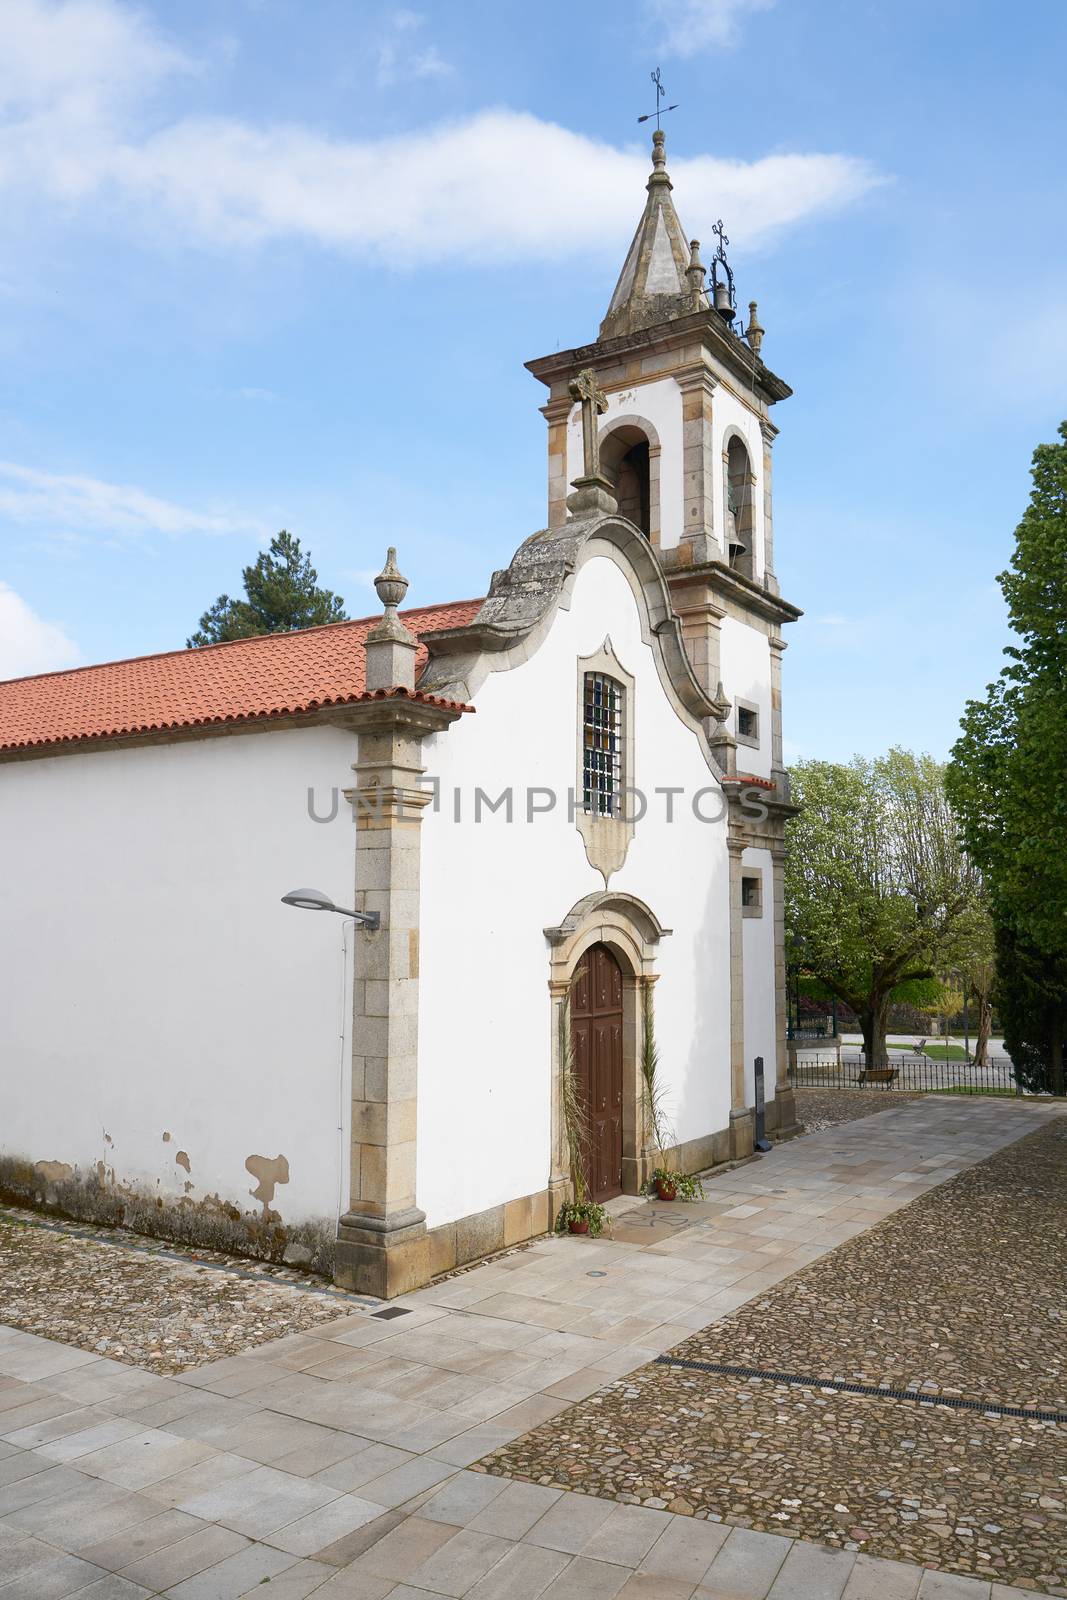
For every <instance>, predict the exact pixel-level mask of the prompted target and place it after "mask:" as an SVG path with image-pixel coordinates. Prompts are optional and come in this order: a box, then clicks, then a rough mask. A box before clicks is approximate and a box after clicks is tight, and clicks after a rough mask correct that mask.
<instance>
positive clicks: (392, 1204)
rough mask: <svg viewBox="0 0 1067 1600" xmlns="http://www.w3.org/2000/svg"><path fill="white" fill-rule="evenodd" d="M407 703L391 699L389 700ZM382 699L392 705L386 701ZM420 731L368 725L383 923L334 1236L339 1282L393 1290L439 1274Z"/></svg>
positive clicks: (360, 846) (364, 808)
mask: <svg viewBox="0 0 1067 1600" xmlns="http://www.w3.org/2000/svg"><path fill="white" fill-rule="evenodd" d="M403 704H404V702H402V701H392V702H390V701H386V702H384V707H390V708H391V707H394V706H395V707H397V709H399V708H400V707H401V706H402V705H403ZM384 707H383V709H384ZM421 744H422V737H421V733H416V734H412V733H411V732H410V731H408V730H406V729H404V728H403V727H402V726H389V725H386V726H384V727H381V728H376V729H373V730H372V729H370V728H364V729H361V730H360V735H359V757H358V759H357V761H356V763H355V772H356V780H357V781H356V786H355V789H354V790H350V791H348V793H347V794H346V798H347V799H348V800H349V801H350V802H351V803H352V804H353V805H354V807H355V822H356V884H357V886H358V887H357V897H358V898H357V907H356V909H357V910H360V911H377V912H379V913H380V915H381V927H380V928H379V930H378V931H377V932H376V933H369V934H367V935H366V936H365V937H364V938H363V939H362V940H361V942H360V949H359V954H360V958H361V959H360V966H359V970H357V973H356V981H355V994H354V1005H353V1026H352V1157H351V1189H350V1201H349V1208H348V1211H347V1212H346V1214H345V1215H344V1216H343V1217H342V1218H341V1220H340V1223H339V1225H338V1234H337V1265H336V1269H335V1276H336V1279H337V1282H338V1283H340V1284H343V1285H344V1286H345V1287H346V1288H350V1289H355V1290H356V1291H357V1292H358V1293H360V1294H373V1295H378V1296H380V1297H381V1298H382V1299H386V1300H388V1299H391V1298H392V1297H393V1296H394V1295H398V1294H404V1293H406V1292H407V1291H408V1290H409V1289H415V1288H418V1286H419V1285H420V1284H423V1283H426V1282H427V1280H428V1279H429V1276H430V1254H429V1242H428V1240H427V1238H426V1219H425V1216H424V1213H423V1212H422V1211H420V1210H419V1209H418V1207H417V1206H416V1204H415V1138H416V1111H417V1080H418V1023H419V843H420V840H419V830H420V825H421V820H422V818H421V811H422V807H423V806H425V805H426V804H427V803H428V802H429V800H430V798H431V796H430V794H429V791H428V790H425V789H420V788H418V786H417V785H418V780H419V778H420V777H421V775H422V771H423V768H422V765H421V762H420V760H419V756H420V752H421Z"/></svg>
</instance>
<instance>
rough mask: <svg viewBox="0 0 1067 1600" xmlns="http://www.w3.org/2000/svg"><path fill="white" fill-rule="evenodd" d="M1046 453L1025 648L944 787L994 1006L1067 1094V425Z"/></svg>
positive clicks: (1016, 1056)
mask: <svg viewBox="0 0 1067 1600" xmlns="http://www.w3.org/2000/svg"><path fill="white" fill-rule="evenodd" d="M1059 435H1060V440H1061V442H1060V443H1059V444H1044V445H1039V446H1038V448H1037V449H1036V450H1035V451H1034V457H1033V489H1032V491H1031V495H1030V503H1029V505H1028V506H1027V508H1026V511H1025V512H1024V513H1023V519H1022V521H1021V522H1020V523H1019V526H1018V528H1017V529H1016V530H1015V551H1014V554H1013V555H1012V559H1011V567H1010V569H1009V570H1008V571H1007V572H1003V573H1001V575H1000V578H999V580H998V581H999V583H1000V586H1001V589H1002V590H1003V592H1004V598H1005V600H1006V601H1007V604H1008V615H1009V619H1010V621H1011V626H1012V629H1013V631H1014V633H1015V634H1016V635H1017V638H1018V643H1017V644H1013V645H1011V646H1010V647H1009V648H1008V649H1007V650H1006V651H1005V654H1006V656H1007V657H1008V663H1007V665H1006V666H1005V667H1004V668H1003V670H1002V671H1001V673H1000V676H999V678H998V679H997V681H996V682H995V683H992V684H990V685H989V687H988V689H987V691H986V695H985V699H984V700H971V701H969V702H968V704H967V708H966V710H965V712H964V715H963V718H962V722H961V730H962V731H961V733H960V737H959V739H958V740H957V741H956V744H955V745H954V747H953V750H952V759H951V762H950V766H949V771H948V776H947V783H948V788H949V793H950V795H951V797H952V803H953V807H954V809H955V811H956V814H957V815H958V817H959V819H960V825H961V828H962V831H963V837H964V839H965V841H966V845H967V849H968V851H969V853H970V854H971V856H972V857H973V858H974V860H975V861H976V862H977V863H978V865H979V866H980V868H981V870H982V874H983V876H984V878H985V880H986V883H987V885H988V889H989V896H990V903H991V907H992V914H993V921H994V925H995V929H996V941H997V956H998V960H997V967H998V977H997V987H996V999H997V1009H998V1011H999V1012H1000V1015H1001V1020H1002V1022H1003V1024H1004V1038H1005V1044H1006V1045H1007V1047H1008V1050H1009V1052H1010V1054H1011V1056H1012V1060H1013V1062H1014V1063H1015V1065H1016V1067H1017V1068H1020V1067H1022V1066H1023V1064H1024V1062H1025V1073H1026V1081H1027V1083H1028V1085H1029V1086H1030V1087H1032V1088H1033V1087H1043V1088H1045V1089H1051V1090H1052V1092H1053V1093H1054V1094H1063V1093H1064V1052H1065V1045H1067V782H1065V779H1067V422H1064V423H1061V425H1060V429H1059Z"/></svg>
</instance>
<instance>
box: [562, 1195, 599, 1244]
mask: <svg viewBox="0 0 1067 1600" xmlns="http://www.w3.org/2000/svg"><path fill="white" fill-rule="evenodd" d="M606 1220H607V1213H606V1212H605V1210H604V1207H603V1206H600V1205H597V1203H596V1201H595V1200H567V1201H566V1202H565V1203H564V1204H563V1205H561V1206H560V1208H559V1212H558V1214H557V1216H556V1232H557V1233H563V1232H564V1230H566V1232H567V1233H583V1234H588V1235H589V1237H590V1238H591V1239H598V1238H599V1237H600V1235H601V1234H602V1233H603V1231H604V1223H605V1222H606Z"/></svg>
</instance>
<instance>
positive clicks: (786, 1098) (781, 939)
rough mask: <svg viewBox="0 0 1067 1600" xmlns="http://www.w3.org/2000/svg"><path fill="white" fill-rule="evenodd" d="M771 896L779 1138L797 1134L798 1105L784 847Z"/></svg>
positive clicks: (778, 850)
mask: <svg viewBox="0 0 1067 1600" xmlns="http://www.w3.org/2000/svg"><path fill="white" fill-rule="evenodd" d="M771 886H772V887H771V893H772V895H773V898H774V1038H775V1075H774V1100H775V1107H776V1127H775V1131H776V1133H777V1135H778V1137H779V1138H780V1139H781V1138H788V1137H789V1135H790V1134H791V1133H795V1132H796V1127H797V1102H796V1095H795V1093H794V1092H793V1086H792V1084H791V1083H790V1082H789V1048H788V1045H787V1042H786V1033H787V1031H788V1028H787V1017H788V1003H789V997H788V995H787V993H786V984H787V981H788V980H787V975H786V966H785V846H784V845H782V844H776V845H774V846H773V848H772V850H771Z"/></svg>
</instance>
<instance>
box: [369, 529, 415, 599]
mask: <svg viewBox="0 0 1067 1600" xmlns="http://www.w3.org/2000/svg"><path fill="white" fill-rule="evenodd" d="M374 588H375V591H376V593H377V595H378V599H379V600H380V601H381V602H382V605H383V606H384V607H385V609H386V611H392V612H395V611H396V608H397V606H398V605H400V603H401V601H402V600H403V598H404V596H405V595H406V594H407V592H408V580H407V579H406V578H405V577H404V574H403V573H402V572H401V570H400V568H399V567H398V566H397V564H396V546H395V545H392V544H391V545H390V546H389V549H388V550H387V551H386V556H385V566H384V567H383V568H382V570H381V572H379V574H378V576H377V577H376V578H375V580H374Z"/></svg>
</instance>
